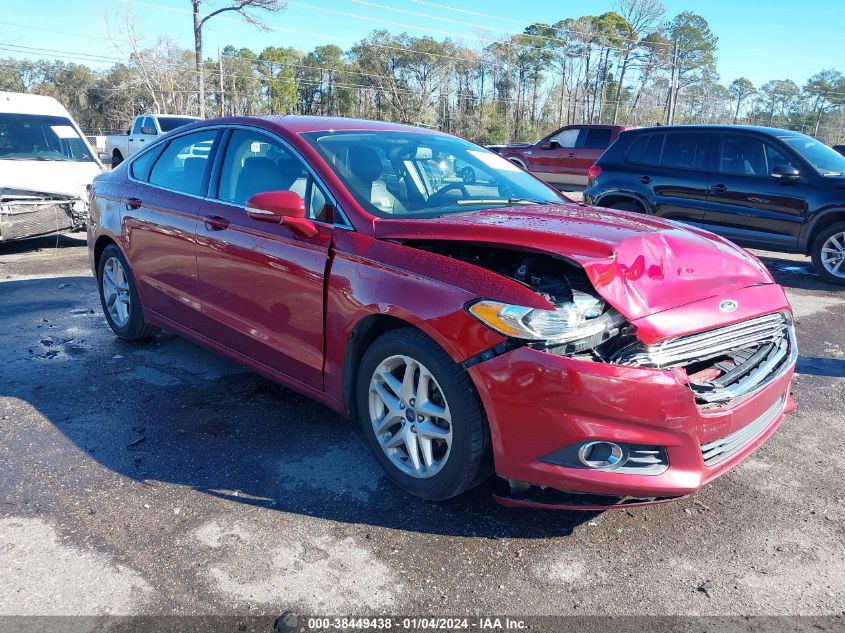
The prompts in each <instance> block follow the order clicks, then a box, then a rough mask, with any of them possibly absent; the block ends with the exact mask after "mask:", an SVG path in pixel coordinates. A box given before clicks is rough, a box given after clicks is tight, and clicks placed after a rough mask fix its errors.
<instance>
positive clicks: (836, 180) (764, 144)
mask: <svg viewBox="0 0 845 633" xmlns="http://www.w3.org/2000/svg"><path fill="white" fill-rule="evenodd" d="M584 195H585V201H586V202H587V203H588V204H593V205H597V206H603V207H610V208H613V209H626V210H629V211H639V212H643V213H649V214H653V215H659V216H661V217H666V218H672V219H675V220H680V221H682V222H686V223H688V224H693V225H695V226H698V227H701V228H704V229H707V230H709V231H712V232H714V233H717V234H719V235H722V236H724V237H727V238H728V239H730V240H733V241H734V242H736V243H737V244H740V245H742V246H748V247H754V248H762V249H767V250H773V251H781V252H788V253H804V254H807V255H810V256H811V257H812V260H813V266H814V268H815V270H816V271H817V272H818V274H819V275H820V276H821V277H822V278H823V279H825V280H827V281H829V282H832V283H837V284H843V285H845V156H842V155H841V154H839V153H837V152H835V151H834V150H833V149H831V148H830V147H828V146H827V145H825V144H824V143H822V142H820V141H818V140H816V139H814V138H811V137H809V136H806V135H805V134H800V133H798V132H791V131H788V130H780V129H775V128H766V127H746V126H735V125H701V126H687V125H685V126H665V127H652V128H638V129H635V130H629V131H627V132H623V133H621V134H620V135H619V139H618V140H617V141H616V142H615V143H614V144H613V145H611V146H610V147H609V148H608V149H607V151H606V152H605V153H604V154H602V155H601V157H600V158H599V159H598V161H597V162H596V164H595V165H594V166H593V168H592V169H591V170H590V175H589V183H588V186H587V190H586V191H585V192H584Z"/></svg>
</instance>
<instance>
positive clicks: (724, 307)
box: [719, 299, 739, 312]
mask: <svg viewBox="0 0 845 633" xmlns="http://www.w3.org/2000/svg"><path fill="white" fill-rule="evenodd" d="M738 307H739V303H737V302H736V301H734V300H733V299H725V300H724V301H722V303H720V304H719V309H720V310H721V311H722V312H734V311H735V310H736V309H737V308H738Z"/></svg>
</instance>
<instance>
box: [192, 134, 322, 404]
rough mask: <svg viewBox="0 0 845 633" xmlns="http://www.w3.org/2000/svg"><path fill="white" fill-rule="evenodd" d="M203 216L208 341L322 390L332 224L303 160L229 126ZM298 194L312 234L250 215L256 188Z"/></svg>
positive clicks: (200, 236)
mask: <svg viewBox="0 0 845 633" xmlns="http://www.w3.org/2000/svg"><path fill="white" fill-rule="evenodd" d="M217 164H218V166H219V167H218V175H217V178H216V181H213V182H212V185H211V187H210V189H209V197H208V199H207V200H206V201H205V203H204V204H203V207H202V211H201V213H200V218H199V223H198V227H197V271H198V276H199V283H200V295H201V298H202V311H203V314H204V315H205V317H206V328H207V329H206V331H205V332H203V334H204V335H205V336H207V337H208V338H210V339H212V340H214V341H216V342H218V343H220V344H221V345H224V346H226V347H228V348H229V349H232V350H235V351H236V352H239V353H241V354H243V355H244V356H247V357H249V358H250V359H252V360H253V361H255V362H257V363H260V364H261V365H264V366H265V367H268V368H270V369H272V370H274V371H276V372H279V373H281V374H285V375H286V376H289V377H291V378H294V379H295V380H298V381H300V382H303V383H305V384H307V385H309V386H311V387H315V388H317V389H322V388H323V333H324V332H323V321H324V319H323V310H324V308H323V284H324V280H325V273H326V266H327V264H328V261H329V246H330V244H331V240H332V226H331V224H329V223H328V222H324V221H323V220H324V219H327V218H325V214H326V213H327V207H326V196H325V194H324V192H323V190H322V189H321V187H320V185H318V184H317V183H316V182H315V180H314V178H313V177H312V176H311V174H310V172H309V171H308V170H307V169H306V167H305V164H304V163H303V162H302V160H301V159H300V158H299V156H298V155H296V154H295V153H294V152H293V150H291V149H290V148H289V147H287V146H286V145H285V144H283V143H282V142H281V141H279V140H278V139H276V138H274V137H271V136H269V135H267V134H265V133H263V132H260V131H258V130H248V129H234V130H232V131H231V132H230V135H229V138H228V142H227V143H226V144H225V149H224V153H223V156H222V158H221V159H220V160H219V161H218V163H217ZM274 190H290V191H294V192H295V193H297V194H298V195H300V196H301V197H302V198H303V200H304V201H305V208H306V211H307V214H308V216H309V217H310V218H311V219H313V220H315V221H316V224H317V227H318V229H319V232H318V234H317V235H315V236H314V237H310V238H306V237H302V236H300V235H297V234H296V233H294V232H293V231H291V230H290V229H289V228H288V227H286V226H283V225H279V224H269V223H267V222H260V221H258V220H254V219H252V218H250V217H249V216H248V215H247V214H246V210H245V203H246V201H247V199H248V198H250V197H251V196H252V195H254V194H256V193H260V192H263V191H274Z"/></svg>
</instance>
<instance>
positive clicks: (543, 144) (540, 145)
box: [537, 141, 552, 149]
mask: <svg viewBox="0 0 845 633" xmlns="http://www.w3.org/2000/svg"><path fill="white" fill-rule="evenodd" d="M551 148H552V142H551V141H540V142H539V143H537V149H551Z"/></svg>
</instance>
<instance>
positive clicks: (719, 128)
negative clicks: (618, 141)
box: [626, 124, 801, 136]
mask: <svg viewBox="0 0 845 633" xmlns="http://www.w3.org/2000/svg"><path fill="white" fill-rule="evenodd" d="M631 132H635V133H637V134H642V133H649V132H756V133H757V134H765V135H767V136H796V135H800V134H801V132H796V131H795V130H784V129H782V128H777V127H766V126H764V125H718V124H702V125H654V126H651V127H639V128H635V129H634V130H627V131H626V134H630V133H631Z"/></svg>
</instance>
